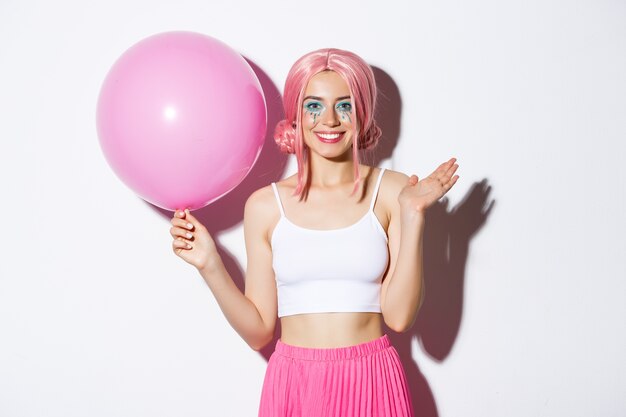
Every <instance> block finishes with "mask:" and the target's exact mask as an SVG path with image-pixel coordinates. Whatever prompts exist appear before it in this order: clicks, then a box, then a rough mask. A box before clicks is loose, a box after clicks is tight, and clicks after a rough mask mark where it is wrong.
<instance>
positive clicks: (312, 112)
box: [304, 101, 352, 122]
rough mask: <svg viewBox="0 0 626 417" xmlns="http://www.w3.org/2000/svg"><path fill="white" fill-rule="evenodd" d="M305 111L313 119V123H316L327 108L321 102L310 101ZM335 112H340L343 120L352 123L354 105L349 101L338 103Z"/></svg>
mask: <svg viewBox="0 0 626 417" xmlns="http://www.w3.org/2000/svg"><path fill="white" fill-rule="evenodd" d="M304 110H305V113H307V114H308V115H309V116H311V117H312V118H313V122H316V121H317V118H318V117H319V116H321V114H322V113H324V111H325V110H326V106H324V104H323V103H321V102H319V101H308V102H306V103H305V104H304ZM335 110H337V112H339V114H340V115H341V119H342V120H346V118H347V119H348V120H349V121H352V120H351V118H350V114H351V113H352V103H350V102H349V101H341V102H339V103H337V105H336V106H335Z"/></svg>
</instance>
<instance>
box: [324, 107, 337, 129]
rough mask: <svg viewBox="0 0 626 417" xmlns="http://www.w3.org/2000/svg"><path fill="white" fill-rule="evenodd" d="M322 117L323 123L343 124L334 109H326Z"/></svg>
mask: <svg viewBox="0 0 626 417" xmlns="http://www.w3.org/2000/svg"><path fill="white" fill-rule="evenodd" d="M322 117H323V119H322V123H323V124H324V125H326V126H339V125H340V124H341V121H340V120H339V115H338V114H337V112H336V111H335V110H334V109H328V110H326V111H325V112H324V114H323V116H322Z"/></svg>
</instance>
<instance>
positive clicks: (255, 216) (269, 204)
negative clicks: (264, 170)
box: [243, 184, 280, 236]
mask: <svg viewBox="0 0 626 417" xmlns="http://www.w3.org/2000/svg"><path fill="white" fill-rule="evenodd" d="M279 217H280V212H279V209H278V207H277V202H276V197H274V191H273V190H272V186H271V184H270V185H266V186H265V187H261V188H259V189H258V190H256V191H254V192H253V193H252V194H250V196H249V197H248V199H247V200H246V205H245V208H244V214H243V221H244V227H245V226H248V228H253V229H255V230H258V231H261V232H262V233H264V234H265V235H266V236H267V235H269V233H268V232H269V230H270V228H271V227H272V226H273V225H274V223H276V222H277V221H278V218H279Z"/></svg>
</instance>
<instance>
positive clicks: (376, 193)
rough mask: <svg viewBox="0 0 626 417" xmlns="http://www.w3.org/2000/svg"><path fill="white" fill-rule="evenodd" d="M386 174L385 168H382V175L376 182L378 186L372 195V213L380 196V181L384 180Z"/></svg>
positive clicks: (379, 175)
mask: <svg viewBox="0 0 626 417" xmlns="http://www.w3.org/2000/svg"><path fill="white" fill-rule="evenodd" d="M384 172H385V168H381V169H380V173H379V174H378V179H377V180H376V186H375V187H374V193H373V194H372V202H371V203H370V211H373V210H374V204H376V197H377V196H378V189H379V188H380V181H381V180H382V179H383V173H384Z"/></svg>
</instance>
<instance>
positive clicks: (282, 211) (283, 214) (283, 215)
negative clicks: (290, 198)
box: [272, 182, 285, 217]
mask: <svg viewBox="0 0 626 417" xmlns="http://www.w3.org/2000/svg"><path fill="white" fill-rule="evenodd" d="M272 189H274V195H275V196H276V202H277V203H278V209H279V210H280V215H281V217H285V210H284V209H283V203H282V202H281V201H280V195H278V187H276V183H275V182H273V183H272Z"/></svg>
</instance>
